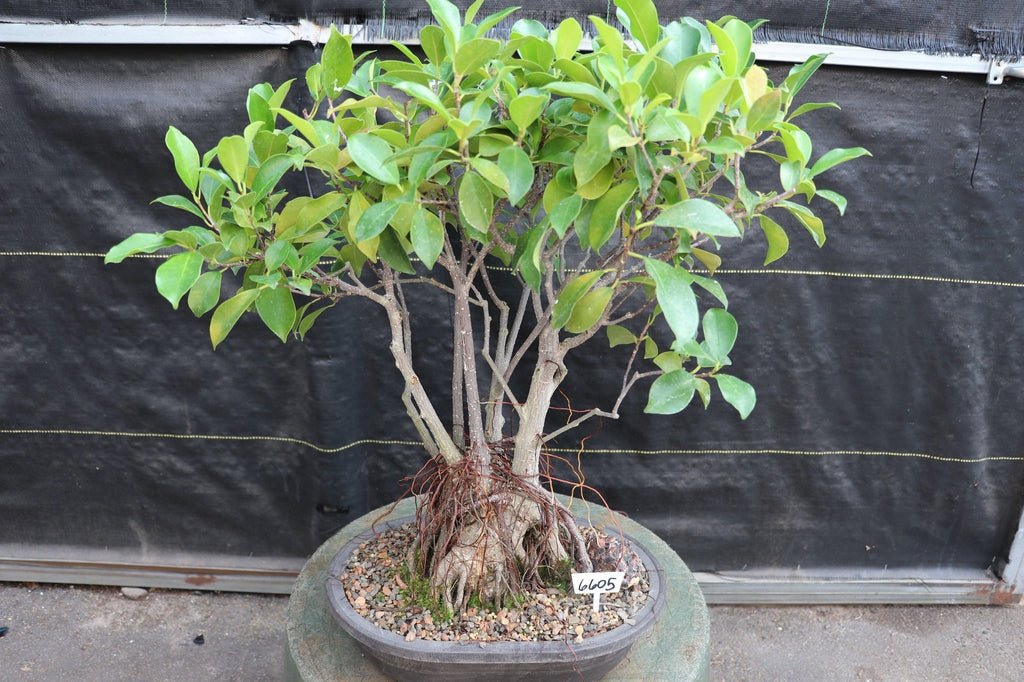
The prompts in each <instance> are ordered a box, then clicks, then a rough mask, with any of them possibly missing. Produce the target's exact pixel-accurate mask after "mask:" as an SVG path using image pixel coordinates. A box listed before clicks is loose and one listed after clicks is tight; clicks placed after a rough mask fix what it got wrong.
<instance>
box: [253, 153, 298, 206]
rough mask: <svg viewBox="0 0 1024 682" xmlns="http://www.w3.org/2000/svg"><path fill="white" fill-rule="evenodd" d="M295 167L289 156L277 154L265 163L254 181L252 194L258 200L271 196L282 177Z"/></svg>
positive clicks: (257, 172)
mask: <svg viewBox="0 0 1024 682" xmlns="http://www.w3.org/2000/svg"><path fill="white" fill-rule="evenodd" d="M294 165H295V160H294V159H293V158H292V157H290V156H288V155H287V154H275V155H274V156H271V157H270V158H269V159H267V160H266V161H264V162H263V163H262V164H261V165H260V169H259V170H258V171H256V177H255V178H254V179H253V181H252V193H253V194H255V195H256V199H257V200H259V199H262V198H263V197H265V196H267V195H268V194H270V191H271V190H273V189H274V187H276V186H277V183H278V182H279V181H280V180H281V177H282V176H284V174H285V173H287V172H288V169H290V168H292V167H293V166H294Z"/></svg>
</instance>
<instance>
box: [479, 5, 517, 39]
mask: <svg viewBox="0 0 1024 682" xmlns="http://www.w3.org/2000/svg"><path fill="white" fill-rule="evenodd" d="M518 10H519V8H518V7H506V8H505V9H503V10H498V11H497V12H495V13H494V14H488V15H487V16H486V17H484V18H483V19H481V20H480V23H479V24H478V25H477V34H478V35H484V34H485V33H487V32H488V31H490V30H491V29H492V28H494V27H495V26H497V25H498V24H499V23H501V21H502V19H505V18H506V17H508V16H509V15H511V14H515V13H516V12H517V11H518Z"/></svg>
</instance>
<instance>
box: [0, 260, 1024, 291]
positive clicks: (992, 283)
mask: <svg viewBox="0 0 1024 682" xmlns="http://www.w3.org/2000/svg"><path fill="white" fill-rule="evenodd" d="M171 255H173V254H160V253H137V254H133V255H131V256H128V258H158V259H159V258H170V256H171ZM3 256H39V257H50V258H103V257H104V256H106V254H105V253H90V252H76V251H0V257H3ZM412 260H418V259H416V258H413V259H412ZM331 262H333V261H332V260H330V259H328V260H326V261H321V263H322V264H328V263H331ZM488 267H489V268H490V269H491V270H496V271H499V272H512V268H510V267H508V266H504V265H491V266H488ZM588 272H589V269H588ZM717 274H719V275H783V276H790V277H834V278H838V279H879V280H892V281H910V282H937V283H940V284H966V285H972V286H989V287H1014V288H1024V282H1001V281H999V280H990V279H970V278H965V277H940V276H937V275H905V274H890V273H884V272H883V273H880V272H835V271H831V270H784V269H779V268H750V269H730V268H720V269H719V270H718V271H717Z"/></svg>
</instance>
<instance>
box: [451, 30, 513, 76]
mask: <svg viewBox="0 0 1024 682" xmlns="http://www.w3.org/2000/svg"><path fill="white" fill-rule="evenodd" d="M500 50H501V43H499V42H498V41H497V40H492V39H491V38H474V39H473V40H469V41H466V42H465V43H463V44H462V45H460V46H459V49H458V50H457V51H456V52H455V57H454V58H453V59H452V66H453V67H454V68H455V73H457V74H461V75H464V74H467V73H472V72H473V71H476V70H477V69H479V68H480V67H481V66H483V65H484V64H486V63H487V62H489V61H490V60H492V59H494V57H496V56H497V55H498V52H499V51H500Z"/></svg>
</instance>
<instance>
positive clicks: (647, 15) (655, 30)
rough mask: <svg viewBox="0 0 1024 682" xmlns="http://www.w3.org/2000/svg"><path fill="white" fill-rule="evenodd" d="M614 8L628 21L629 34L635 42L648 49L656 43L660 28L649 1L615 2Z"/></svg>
mask: <svg viewBox="0 0 1024 682" xmlns="http://www.w3.org/2000/svg"><path fill="white" fill-rule="evenodd" d="M615 6H616V7H618V8H619V9H620V10H622V12H623V14H625V15H626V17H627V18H628V19H629V32H630V34H632V36H633V37H634V38H636V40H637V42H638V43H640V44H641V45H643V46H644V47H645V48H647V49H650V47H651V46H652V45H654V44H655V43H656V42H658V35H659V34H660V33H661V26H659V25H658V10H657V9H656V8H655V6H654V3H653V2H651V0H615Z"/></svg>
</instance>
